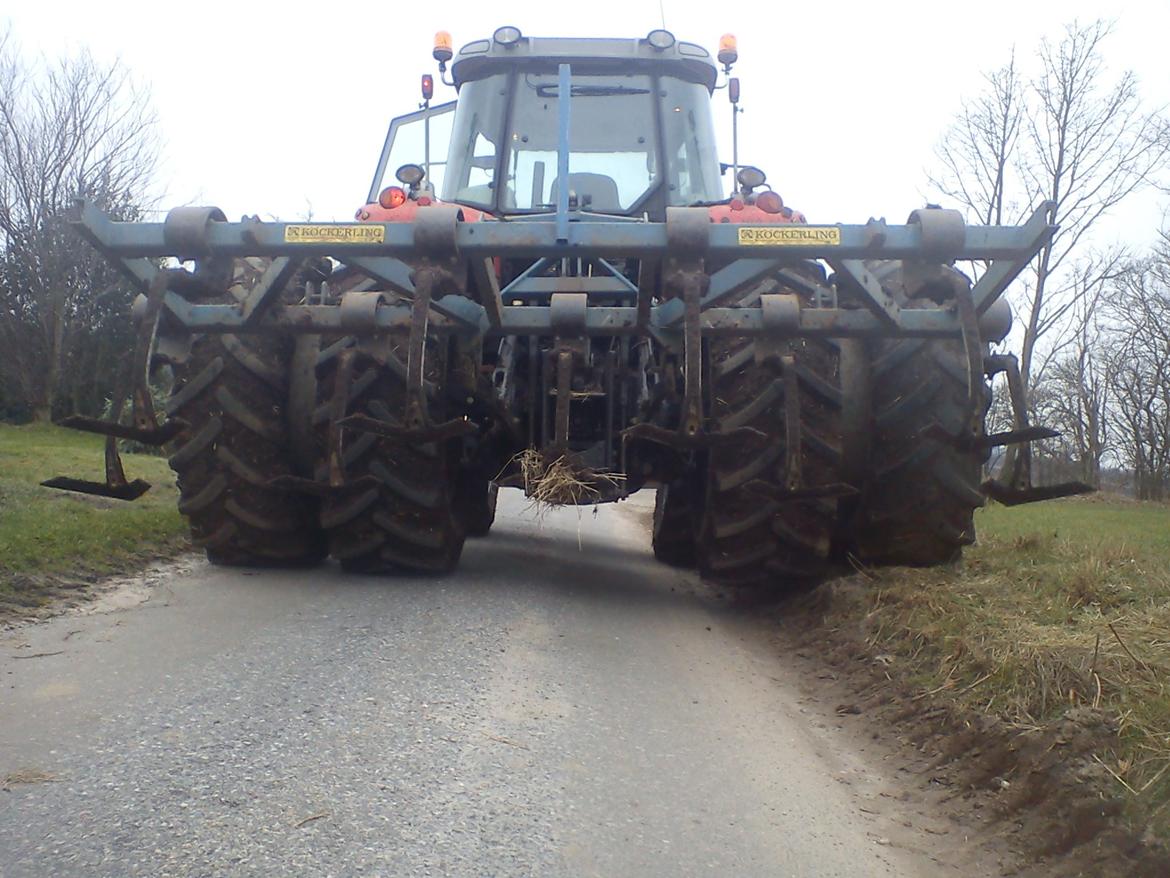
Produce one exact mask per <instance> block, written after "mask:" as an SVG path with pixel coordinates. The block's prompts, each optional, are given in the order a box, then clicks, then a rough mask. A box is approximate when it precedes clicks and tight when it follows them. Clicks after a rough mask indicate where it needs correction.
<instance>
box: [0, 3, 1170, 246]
mask: <svg viewBox="0 0 1170 878" xmlns="http://www.w3.org/2000/svg"><path fill="white" fill-rule="evenodd" d="M661 6H662V9H663V11H664V14H665V24H666V27H667V28H668V29H670V30H671V31H673V32H674V33H675V34H676V35H677V36H678V37H679V38H680V39H684V40H688V41H691V42H697V43H700V44H702V45H704V46H706V47H708V48H709V49H710V50H711V51H712V54H714V50H715V48H716V46H717V43H718V39H719V36H720V34H722V33H724V32H728V31H730V32H732V33H735V34H736V35H737V36H738V37H739V50H740V58H741V60H740V63H739V64H738V65H737V67H736V74H737V75H738V76H739V77H740V79H741V81H742V88H743V103H742V106H743V107H744V108H745V110H746V112H745V114H744V115H743V116H741V117H740V121H741V129H740V132H741V141H740V143H741V148H740V157H741V161H744V162H747V163H751V164H756V165H759V166H761V167H762V168H764V170H765V171H766V172H767V173H768V177H769V181H770V182H771V183H772V184H773V185H774V187H775V188H776V190H777V191H778V192H780V193H781V195H782V196H783V197H784V199H785V201H786V202H787V203H788V204H790V205H792V206H794V207H797V208H799V209H801V210H803V211H804V212H805V213H806V214H807V215H808V217H809V219H810V221H814V222H815V221H824V222H832V221H837V222H864V221H865V220H866V219H867V218H868V217H870V216H885V217H887V218H888V219H889V220H891V221H896V222H901V221H903V220H904V219H905V217H906V215H907V214H908V213H909V211H910V210H911V209H913V208H915V207H918V206H920V205H921V204H922V203H923V201H924V200H925V199H926V198H928V197H930V195H931V193H930V192H929V190H928V189H927V186H926V182H925V180H926V170H927V168H928V167H929V166H930V165H931V163H932V150H933V148H934V145H935V143H936V142H937V141H938V138H939V136H940V134H941V133H942V132H943V130H944V129H945V128H946V126H947V124H948V122H949V121H950V120H951V119H952V118H953V117H954V115H955V113H956V112H958V110H959V109H960V108H961V106H962V103H963V100H964V97H965V96H969V95H971V94H973V93H975V92H977V91H978V90H979V88H980V84H981V75H982V73H983V72H985V71H987V70H989V69H992V68H994V67H996V66H998V65H999V64H1001V63H1003V61H1005V60H1006V58H1007V56H1008V54H1009V53H1010V51H1011V50H1012V47H1013V46H1015V47H1016V49H1017V53H1018V57H1019V60H1020V61H1021V62H1022V64H1023V66H1024V67H1025V68H1031V67H1032V65H1033V63H1034V59H1035V47H1036V46H1037V44H1038V42H1039V40H1040V39H1041V38H1042V37H1043V36H1045V35H1048V36H1050V37H1051V38H1053V39H1059V36H1060V33H1061V28H1062V25H1063V24H1064V23H1065V22H1068V21H1071V20H1072V19H1074V18H1076V17H1080V18H1081V20H1083V21H1088V20H1092V19H1093V18H1095V17H1097V16H1098V15H1099V14H1100V13H1101V10H1102V9H1103V8H1106V9H1107V11H1108V15H1110V16H1111V17H1113V18H1115V19H1116V20H1117V25H1116V31H1115V33H1114V35H1113V36H1112V37H1111V38H1110V40H1109V42H1108V44H1107V48H1108V61H1109V64H1110V67H1111V71H1115V72H1120V71H1121V70H1124V69H1126V68H1130V69H1133V70H1134V71H1135V72H1136V73H1137V74H1138V76H1139V78H1140V80H1141V88H1142V92H1143V94H1144V95H1145V97H1146V99H1147V101H1148V102H1149V103H1150V104H1151V105H1170V52H1168V49H1167V39H1168V38H1170V2H1165V0H1157V2H1151V0H1146V2H1137V0H1129V2H1126V0H1120V2H1113V3H1110V4H1101V3H1100V2H1099V0H1096V2H1089V0H1064V2H1026V0H1011V2H1006V0H967V2H965V3H947V2H938V0H934V2H898V0H885V2H881V3H874V2H872V0H867V2H852V0H837V2H820V3H800V4H797V3H754V2H740V3H736V4H731V3H724V4H719V3H712V4H708V3H697V2H687V3H682V2H677V0H663V2H662V4H661ZM501 9H506V10H507V11H506V12H503V11H497V10H501ZM5 18H7V19H8V20H9V21H10V23H11V25H12V28H13V32H14V36H15V37H16V39H17V41H18V43H19V44H20V46H21V48H22V49H23V50H24V52H25V53H26V54H44V55H47V56H50V57H54V56H57V55H59V54H61V53H64V52H70V51H73V50H76V49H78V48H80V47H83V46H84V47H88V48H89V49H90V50H91V51H93V52H94V53H95V54H96V55H97V56H98V57H99V58H102V59H110V60H112V59H114V58H121V59H122V61H123V62H124V63H125V64H126V65H127V66H128V67H129V68H130V69H131V70H132V71H133V73H134V74H135V76H136V77H138V79H139V80H140V81H141V82H143V83H144V84H145V85H147V86H148V87H149V89H150V91H151V94H152V95H153V99H154V102H155V105H156V107H157V109H158V113H159V116H160V119H161V134H162V136H163V139H164V144H165V146H164V159H165V161H164V167H163V174H162V177H161V180H160V183H161V185H162V189H163V192H162V193H161V195H162V197H161V202H160V203H161V204H162V205H163V206H167V207H169V206H172V205H175V204H182V203H193V202H195V203H205V204H215V205H218V206H220V207H222V208H223V209H224V210H225V211H226V212H227V214H228V216H229V218H233V219H234V218H237V217H238V216H240V215H241V214H245V213H248V214H251V213H259V214H260V215H261V216H270V215H272V216H279V217H282V218H286V219H291V218H296V217H298V216H303V215H304V214H305V213H306V211H307V210H308V209H309V207H310V206H311V208H312V211H313V214H314V216H315V217H316V218H319V219H349V218H350V217H352V215H353V211H354V209H355V208H356V207H357V206H358V205H359V204H361V203H362V201H364V198H365V194H366V190H367V188H368V186H369V180H370V177H371V174H372V171H373V167H374V163H375V161H376V159H377V155H378V151H379V149H380V147H381V144H382V138H383V136H384V134H385V129H386V124H387V122H388V121H389V119H390V118H391V117H392V116H395V115H398V114H400V113H404V112H409V111H411V110H413V109H415V108H416V105H417V100H418V77H419V75H420V74H422V73H425V72H433V71H434V62H433V61H432V60H431V57H430V51H431V40H432V36H433V34H434V31H436V30H438V29H446V30H449V31H451V32H452V34H453V36H454V41H455V44H456V46H459V45H462V44H464V43H466V42H470V41H471V40H473V39H478V38H481V37H485V36H488V35H490V34H491V32H492V31H493V30H494V29H495V28H496V27H498V26H499V25H501V24H514V25H517V26H518V27H519V28H520V29H521V30H522V31H523V32H524V33H526V34H530V35H542V36H625V37H637V36H644V35H645V34H646V32H648V31H649V30H651V29H653V28H656V27H660V26H662V24H663V22H662V13H660V4H659V2H658V0H618V2H614V0H589V2H584V3H564V4H561V3H553V2H548V0H537V2H525V0H517V2H510V3H508V4H506V5H505V4H502V3H470V2H446V3H426V2H422V3H407V2H402V0H397V2H396V0H386V2H379V3H369V2H366V3H341V2H333V3H321V4H307V3H306V4H298V3H290V2H288V0H285V2H255V0H236V2H222V0H203V2H201V3H196V4H170V3H160V2H157V0H155V2H150V3H146V2H124V0H114V2H109V3H94V2H92V0H89V2H62V0H57V2H51V3H50V2H31V0H6V2H4V3H3V4H2V5H0V22H2V21H3V20H4V19H5ZM725 95H726V92H717V93H716V97H715V114H716V124H717V126H718V128H719V130H720V134H721V137H722V140H723V144H722V145H723V146H724V147H725V149H724V156H723V158H724V159H725V160H728V161H729V160H730V139H731V138H730V112H729V110H728V105H727V99H726V96H725ZM448 97H453V90H450V89H444V88H443V87H442V86H438V94H437V95H436V101H438V100H440V99H443V100H445V99H447V98H448ZM1168 200H1170V199H1167V197H1165V196H1162V197H1157V196H1155V195H1153V194H1149V195H1147V196H1144V197H1141V198H1139V199H1136V200H1135V201H1133V202H1132V203H1130V204H1129V205H1127V206H1126V207H1125V208H1124V209H1123V212H1122V213H1121V214H1120V215H1119V216H1117V217H1116V218H1115V219H1114V220H1113V221H1112V222H1111V223H1110V224H1109V226H1108V228H1107V229H1105V232H1106V234H1107V235H1108V236H1111V237H1118V238H1123V239H1125V240H1126V241H1128V242H1129V243H1131V244H1132V245H1136V246H1143V245H1144V244H1145V243H1147V242H1148V241H1149V240H1150V239H1151V238H1152V236H1153V234H1154V232H1155V230H1156V229H1157V228H1158V227H1159V225H1160V224H1161V222H1162V215H1163V211H1164V209H1165V208H1166V207H1167V206H1168V205H1167V201H1168Z"/></svg>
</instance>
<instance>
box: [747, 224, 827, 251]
mask: <svg viewBox="0 0 1170 878" xmlns="http://www.w3.org/2000/svg"><path fill="white" fill-rule="evenodd" d="M739 244H740V246H748V247H750V246H769V247H816V246H821V247H839V246H840V245H841V230H840V229H839V228H837V227H836V226H800V225H796V224H793V225H783V226H740V227H739Z"/></svg>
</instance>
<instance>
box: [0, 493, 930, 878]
mask: <svg viewBox="0 0 1170 878" xmlns="http://www.w3.org/2000/svg"><path fill="white" fill-rule="evenodd" d="M652 503H653V494H651V493H650V492H644V493H643V494H640V495H637V496H636V497H634V498H633V499H632V500H631V501H630V502H628V503H624V504H621V505H620V506H617V507H608V508H603V509H601V510H600V511H599V512H598V513H597V514H596V515H594V514H593V511H592V510H590V509H584V510H581V512H580V515H578V512H577V510H560V511H557V512H555V513H552V514H549V515H547V516H546V517H545V518H544V520H543V522H539V523H538V522H536V521H534V519H533V515H532V513H531V512H530V511H527V510H526V509H525V501H524V500H523V498H522V497H521V496H520V495H519V494H518V493H517V492H514V491H505V492H501V515H500V519H499V520H498V522H497V526H496V529H495V530H494V531H493V533H492V535H491V536H490V537H489V538H488V539H486V540H478V541H474V542H471V541H469V543H468V545H467V549H466V551H465V553H464V558H463V565H462V567H461V569H460V571H459V572H458V573H457V574H455V575H454V576H451V577H448V578H446V579H421V578H401V579H378V578H365V577H349V576H343V575H342V574H341V573H340V572H339V571H338V570H337V569H336V567H334V566H331V565H330V566H326V567H322V568H319V569H316V570H310V571H297V572H292V573H289V572H253V571H247V572H244V571H240V570H229V569H217V568H212V567H208V566H207V565H206V564H204V563H202V562H199V563H195V564H193V565H191V566H190V569H188V570H187V571H185V572H178V573H176V574H174V575H173V576H170V577H168V578H166V579H165V580H164V581H163V582H161V583H159V584H158V585H157V586H155V587H154V588H153V589H152V590H151V591H150V592H149V593H148V594H143V595H138V596H136V594H135V593H134V592H133V591H131V592H130V593H129V594H128V595H121V597H122V598H123V602H124V603H127V604H131V605H132V606H129V607H126V608H121V609H110V608H109V603H108V602H107V604H104V605H103V604H99V605H98V609H100V608H101V607H103V606H105V607H106V611H105V612H90V613H88V614H79V613H69V614H66V615H63V616H60V617H58V618H56V619H54V620H52V621H50V622H47V623H43V624H37V625H30V626H25V627H22V628H19V629H16V630H14V631H9V632H7V633H4V634H0V785H2V786H4V787H5V788H4V789H2V790H0V875H2V876H4V878H17V876H37V878H43V876H50V875H79V876H80V875H84V876H139V875H141V876H147V875H149V876H171V875H173V876H204V875H206V876H213V875H214V876H220V875H278V874H289V875H385V876H398V875H403V876H406V875H409V876H415V875H457V876H463V875H467V876H487V875H491V876H529V875H531V876H559V875H573V876H578V875H580V876H593V875H597V876H657V875H662V876H672V878H674V876H689V875H703V876H707V875H710V876H801V878H806V876H865V878H874V876H895V875H896V876H913V875H937V874H940V869H939V866H938V865H937V863H932V862H931V859H930V858H929V856H927V855H926V854H924V853H923V850H925V851H927V852H928V851H929V845H928V841H925V840H924V841H923V842H922V845H921V850H919V851H915V852H911V851H909V850H906V849H905V848H903V847H898V846H894V845H891V844H890V843H889V841H888V839H886V838H882V837H881V833H882V828H881V826H880V825H878V824H875V823H873V819H874V818H873V817H871V816H869V815H868V814H867V813H866V810H867V809H862V808H859V803H858V792H857V787H858V785H859V784H860V785H863V784H864V783H876V782H878V781H879V780H880V777H879V774H880V772H878V770H877V768H876V767H873V771H872V772H871V770H870V767H869V766H867V765H866V764H865V760H864V759H863V758H862V757H861V756H860V755H859V754H858V752H856V751H849V750H848V748H846V747H844V745H843V744H842V743H841V741H840V740H839V739H838V738H835V737H833V734H834V733H833V732H832V730H831V729H826V728H823V727H821V726H822V725H823V724H818V723H814V722H811V721H810V719H809V716H808V714H807V712H806V711H805V710H804V709H803V708H802V707H801V706H800V701H801V696H800V694H799V691H798V688H797V686H796V684H795V681H794V680H793V679H792V678H791V672H790V671H786V669H785V667H784V660H783V656H782V655H779V654H778V652H777V649H776V646H775V644H774V642H773V641H772V640H771V638H770V637H769V635H768V631H767V628H766V626H765V625H764V624H763V623H761V622H759V621H757V620H754V619H753V618H751V616H750V614H747V613H744V612H743V611H742V610H738V611H737V610H735V609H733V608H729V607H728V606H727V603H726V602H725V601H720V600H719V599H718V598H717V597H716V596H715V595H713V594H711V593H710V592H709V591H708V590H706V589H705V588H704V587H703V586H701V585H700V584H699V583H698V581H697V579H696V578H695V577H694V576H693V575H692V574H689V573H684V572H680V571H677V570H673V569H670V568H667V567H663V566H660V565H658V564H656V563H655V562H654V561H653V559H652V558H651V556H650V553H649V548H648V543H649V538H648V536H647V526H648V514H649V504H652ZM115 597H118V596H117V595H116V596H115ZM136 601H140V602H138V603H137V604H136V605H134V604H135V603H136ZM845 775H848V776H851V777H853V778H854V781H855V782H854V783H849V784H844V783H839V782H835V781H839V780H840V779H841V777H842V776H845ZM911 847H913V845H911ZM951 874H953V873H951Z"/></svg>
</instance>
